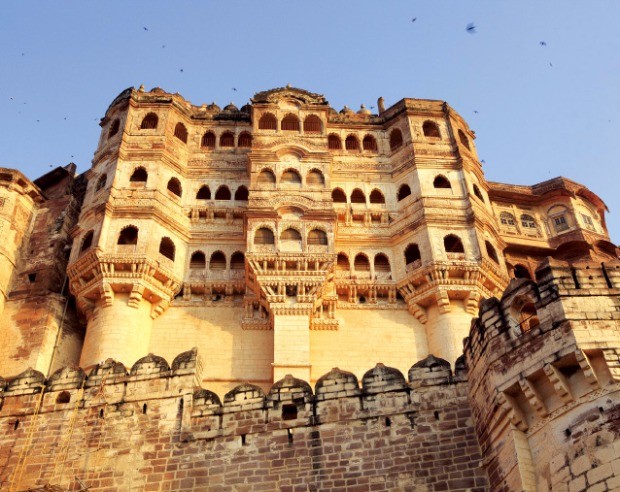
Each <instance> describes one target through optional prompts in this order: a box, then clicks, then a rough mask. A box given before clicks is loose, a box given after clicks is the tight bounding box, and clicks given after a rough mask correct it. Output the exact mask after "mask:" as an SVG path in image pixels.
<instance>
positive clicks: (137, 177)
mask: <svg viewBox="0 0 620 492" xmlns="http://www.w3.org/2000/svg"><path fill="white" fill-rule="evenodd" d="M148 177H149V175H148V173H147V172H146V169H144V168H143V167H137V168H136V169H135V170H134V172H133V174H132V175H131V177H130V178H129V182H130V183H146V180H147V179H148Z"/></svg>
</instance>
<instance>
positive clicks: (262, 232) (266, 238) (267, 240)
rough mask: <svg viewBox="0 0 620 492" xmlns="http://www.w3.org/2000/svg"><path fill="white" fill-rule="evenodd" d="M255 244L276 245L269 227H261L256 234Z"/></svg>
mask: <svg viewBox="0 0 620 492" xmlns="http://www.w3.org/2000/svg"><path fill="white" fill-rule="evenodd" d="M254 244H275V238H274V236H273V231H272V230H271V229H269V228H267V227H261V228H260V229H258V230H257V231H256V232H255V233H254Z"/></svg>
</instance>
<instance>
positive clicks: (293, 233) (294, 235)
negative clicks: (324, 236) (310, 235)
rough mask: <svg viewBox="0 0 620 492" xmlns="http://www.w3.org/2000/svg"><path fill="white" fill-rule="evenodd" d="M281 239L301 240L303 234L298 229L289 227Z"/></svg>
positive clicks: (283, 232)
mask: <svg viewBox="0 0 620 492" xmlns="http://www.w3.org/2000/svg"><path fill="white" fill-rule="evenodd" d="M280 239H282V240H284V241H301V234H300V233H299V231H298V230H297V229H293V228H292V227H289V228H288V229H286V230H284V231H282V234H280Z"/></svg>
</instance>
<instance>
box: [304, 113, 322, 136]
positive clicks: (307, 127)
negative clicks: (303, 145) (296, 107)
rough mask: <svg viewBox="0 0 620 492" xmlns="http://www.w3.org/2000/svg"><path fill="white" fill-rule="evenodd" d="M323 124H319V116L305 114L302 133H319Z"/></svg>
mask: <svg viewBox="0 0 620 492" xmlns="http://www.w3.org/2000/svg"><path fill="white" fill-rule="evenodd" d="M322 127H323V125H322V124H321V118H319V117H318V116H317V115H315V114H310V115H308V116H306V119H305V120H304V133H321V130H322Z"/></svg>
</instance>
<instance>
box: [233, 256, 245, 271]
mask: <svg viewBox="0 0 620 492" xmlns="http://www.w3.org/2000/svg"><path fill="white" fill-rule="evenodd" d="M244 268H245V256H243V253H242V252H241V251H236V252H234V253H233V255H232V256H231V257H230V269H231V270H243V269H244Z"/></svg>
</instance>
